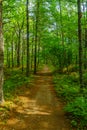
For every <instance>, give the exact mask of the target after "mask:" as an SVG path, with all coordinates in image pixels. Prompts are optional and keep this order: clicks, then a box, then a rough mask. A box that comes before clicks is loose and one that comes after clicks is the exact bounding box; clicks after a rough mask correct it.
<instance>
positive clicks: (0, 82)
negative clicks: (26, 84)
mask: <svg viewBox="0 0 87 130" xmlns="http://www.w3.org/2000/svg"><path fill="white" fill-rule="evenodd" d="M3 50H4V44H3V33H2V1H0V103H2V102H3V101H4V98H3V66H4V65H3V63H4V55H3Z"/></svg>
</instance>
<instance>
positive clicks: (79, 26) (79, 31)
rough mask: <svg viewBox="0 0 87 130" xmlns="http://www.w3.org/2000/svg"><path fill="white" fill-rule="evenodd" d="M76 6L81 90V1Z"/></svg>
mask: <svg viewBox="0 0 87 130" xmlns="http://www.w3.org/2000/svg"><path fill="white" fill-rule="evenodd" d="M77 4H78V40H79V76H80V79H79V80H80V87H81V88H83V79H82V35H81V33H82V30H81V17H82V13H81V0H78V1H77Z"/></svg>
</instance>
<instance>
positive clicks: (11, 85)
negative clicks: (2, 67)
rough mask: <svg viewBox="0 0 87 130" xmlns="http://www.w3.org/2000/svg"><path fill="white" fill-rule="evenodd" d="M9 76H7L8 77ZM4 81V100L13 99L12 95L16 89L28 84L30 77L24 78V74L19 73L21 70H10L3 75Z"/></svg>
mask: <svg viewBox="0 0 87 130" xmlns="http://www.w3.org/2000/svg"><path fill="white" fill-rule="evenodd" d="M8 75H9V76H8ZM5 79H6V80H5V81H4V94H5V98H6V99H8V98H10V99H11V98H13V95H12V94H13V93H15V90H16V89H18V87H20V86H22V85H24V84H28V83H29V82H30V79H31V77H26V75H25V74H24V73H22V72H21V70H19V69H17V70H10V69H9V73H7V72H6V75H5Z"/></svg>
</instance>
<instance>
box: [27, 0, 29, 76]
mask: <svg viewBox="0 0 87 130" xmlns="http://www.w3.org/2000/svg"><path fill="white" fill-rule="evenodd" d="M28 7H29V0H27V2H26V18H27V67H26V75H27V76H29V68H30V65H29V62H30V60H29V58H30V56H29V53H30V52H29V9H28Z"/></svg>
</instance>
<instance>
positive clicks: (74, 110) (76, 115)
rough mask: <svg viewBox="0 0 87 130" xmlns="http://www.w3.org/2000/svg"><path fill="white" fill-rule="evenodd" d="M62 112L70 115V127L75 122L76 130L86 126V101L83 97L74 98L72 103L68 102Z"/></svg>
mask: <svg viewBox="0 0 87 130" xmlns="http://www.w3.org/2000/svg"><path fill="white" fill-rule="evenodd" d="M64 110H65V111H66V112H67V113H69V114H71V115H72V117H73V118H72V121H71V123H72V125H74V124H73V122H76V124H77V127H78V128H79V127H80V128H83V127H85V126H86V125H87V99H85V98H84V97H83V96H81V97H76V98H75V99H74V101H73V102H72V101H71V102H69V103H68V104H67V105H66V106H65V109H64Z"/></svg>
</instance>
